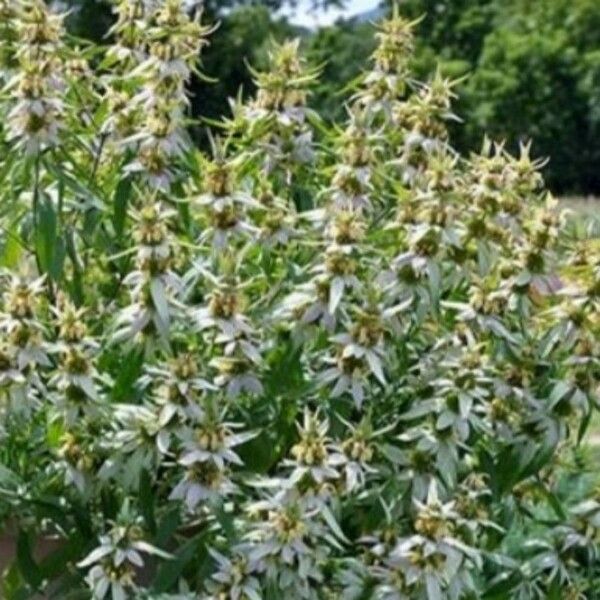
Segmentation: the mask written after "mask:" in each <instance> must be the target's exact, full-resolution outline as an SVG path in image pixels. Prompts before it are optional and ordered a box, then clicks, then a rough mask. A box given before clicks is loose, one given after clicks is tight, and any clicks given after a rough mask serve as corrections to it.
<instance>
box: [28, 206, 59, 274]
mask: <svg viewBox="0 0 600 600" xmlns="http://www.w3.org/2000/svg"><path fill="white" fill-rule="evenodd" d="M35 234H36V235H35V249H36V254H37V258H38V261H39V263H40V267H41V269H42V271H43V272H44V273H48V274H49V275H50V277H52V279H53V280H54V281H58V280H59V279H60V277H61V274H62V269H63V264H64V260H65V255H66V250H65V242H64V240H63V239H62V238H59V227H58V218H57V215H56V210H55V208H54V205H53V203H52V201H51V200H50V199H49V198H43V197H42V198H40V202H39V204H38V214H37V222H36V232H35Z"/></svg>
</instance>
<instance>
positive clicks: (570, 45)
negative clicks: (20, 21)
mask: <svg viewBox="0 0 600 600" xmlns="http://www.w3.org/2000/svg"><path fill="white" fill-rule="evenodd" d="M67 4H69V5H72V6H73V7H74V8H80V9H81V10H79V11H78V12H74V13H73V15H72V16H71V17H70V20H69V22H70V26H71V29H72V31H73V32H75V33H77V34H79V35H83V36H85V37H89V38H92V39H95V40H100V39H101V37H102V36H103V35H104V33H105V32H106V29H107V28H108V26H109V24H110V22H111V13H110V6H109V3H108V2H104V1H102V0H69V1H68V2H67ZM281 4H285V2H266V1H262V2H252V3H246V2H238V1H236V0H233V1H232V2H227V3H224V2H208V4H207V10H208V13H209V14H207V18H208V19H209V20H210V21H211V22H216V21H217V20H219V22H220V23H221V24H220V27H219V29H218V30H217V31H216V32H215V33H214V35H213V37H212V44H211V46H210V47H209V48H207V50H206V52H205V54H204V67H205V68H204V70H205V72H206V73H207V74H208V75H209V76H210V77H211V78H213V79H214V80H216V82H213V83H202V82H201V81H196V82H195V83H193V85H192V88H191V89H192V92H193V94H192V99H193V101H194V113H195V114H196V115H198V116H199V115H202V116H205V117H211V118H220V117H221V116H223V115H224V113H226V112H227V103H226V99H227V98H228V97H233V96H235V95H236V94H237V92H238V90H239V89H240V87H243V89H244V90H245V92H246V94H251V93H252V92H253V90H254V85H253V82H252V78H251V76H250V75H249V73H248V71H247V69H246V68H245V64H244V62H243V60H242V57H245V58H246V59H247V60H249V61H250V62H251V64H254V65H262V66H265V64H266V54H267V53H266V49H267V47H268V44H269V40H270V39H271V38H274V39H277V40H280V41H281V40H283V39H284V38H285V37H289V36H290V35H299V36H301V37H303V39H304V45H305V48H306V52H307V55H308V56H309V57H310V58H311V60H312V61H313V63H314V64H318V65H321V66H322V67H323V72H322V74H321V77H320V83H319V86H318V87H317V88H316V90H314V93H315V96H314V98H313V101H312V104H313V106H314V107H315V108H316V109H318V110H319V112H320V114H321V115H322V116H323V118H326V119H331V118H338V119H339V118H340V117H343V106H342V103H341V102H340V96H339V95H338V92H339V90H340V89H342V88H343V87H344V86H345V85H346V84H347V83H348V82H349V81H351V80H352V79H354V78H355V77H356V76H358V75H359V73H360V71H361V68H362V66H363V65H364V62H365V60H366V59H367V57H368V56H369V54H370V53H371V51H372V50H373V47H374V43H375V40H374V38H373V34H372V28H371V26H370V24H369V23H364V22H346V23H340V24H339V25H337V26H335V27H328V28H325V29H322V30H320V31H318V32H317V33H316V34H314V35H313V34H310V32H308V31H302V30H298V29H297V28H296V29H295V28H293V27H292V26H290V25H289V24H287V23H285V21H283V20H281V19H280V18H278V17H277V16H276V13H275V12H274V7H276V6H280V5H281ZM318 4H327V2H323V3H318ZM331 4H333V2H331ZM382 4H385V3H382ZM230 6H237V8H235V9H234V10H233V11H230V10H229V9H230ZM402 10H403V12H404V13H405V14H406V15H407V17H409V18H411V19H415V18H419V17H423V21H422V23H421V24H420V28H421V32H422V35H421V36H420V37H419V41H418V43H417V47H416V54H415V60H414V64H413V69H414V71H415V73H416V75H417V76H418V77H423V76H426V75H427V74H428V73H429V72H431V70H432V69H433V68H435V66H436V65H437V64H440V66H441V68H442V71H443V73H444V74H445V75H446V76H448V77H451V78H453V79H455V78H459V77H463V76H464V77H465V79H464V81H463V83H462V84H461V85H460V86H459V87H458V90H459V91H460V100H459V102H458V104H457V106H456V113H457V114H458V115H459V116H460V117H461V118H462V119H463V120H464V125H460V126H459V127H454V128H452V133H453V136H454V140H455V145H456V147H457V148H459V150H461V151H462V152H469V151H477V150H479V147H480V143H481V138H482V136H483V134H484V133H485V132H488V133H489V134H491V135H493V136H494V137H495V138H496V139H506V140H507V141H508V143H509V148H510V149H511V150H516V149H517V148H518V143H519V141H523V140H527V139H531V138H532V139H534V140H535V144H534V148H533V152H534V154H535V155H536V156H539V157H552V160H551V162H550V163H549V164H548V166H547V168H546V169H545V171H544V174H545V177H546V179H547V182H548V185H549V186H550V187H551V189H552V190H553V191H554V192H555V193H561V194H564V193H578V194H600V175H598V173H599V172H600V169H598V164H600V92H599V90H600V3H598V2H597V0H536V1H535V2H531V1H530V0H404V1H403V2H402ZM383 12H384V11H383V9H382V13H383ZM197 137H198V139H199V141H200V143H202V136H201V134H200V132H198V134H197ZM204 142H205V140H204Z"/></svg>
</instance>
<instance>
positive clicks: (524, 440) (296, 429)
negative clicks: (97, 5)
mask: <svg viewBox="0 0 600 600" xmlns="http://www.w3.org/2000/svg"><path fill="white" fill-rule="evenodd" d="M4 15H8V19H9V21H8V24H7V25H5V24H4V23H3V22H0V30H2V28H6V29H10V30H11V31H12V32H13V33H14V35H13V33H10V35H9V34H7V37H6V38H5V39H3V40H2V46H1V47H0V53H1V56H2V61H3V63H2V64H3V65H4V64H5V57H8V63H6V64H9V65H10V69H6V70H5V71H3V72H2V75H1V76H2V77H4V76H5V74H6V73H8V74H9V75H10V82H9V84H8V85H9V88H8V89H10V90H12V91H13V92H14V93H13V96H14V97H13V99H12V100H9V101H7V102H6V103H3V104H2V106H1V108H0V110H1V111H2V113H3V114H4V115H6V117H7V122H8V123H9V127H8V131H7V139H6V142H7V143H8V144H9V145H10V147H11V148H14V149H19V148H24V149H26V150H28V151H30V152H33V153H34V154H35V157H34V159H33V160H32V159H31V158H30V157H28V156H26V153H23V154H24V156H23V159H22V160H21V158H20V157H18V156H17V157H16V158H14V159H11V160H10V161H8V160H7V161H6V172H7V173H8V174H9V176H8V178H7V179H6V181H10V182H11V185H8V186H3V187H2V189H0V203H2V206H3V207H4V206H6V207H7V209H6V210H4V208H3V209H2V210H1V211H0V225H1V227H0V242H1V243H0V253H2V256H1V258H2V264H3V265H6V266H7V267H8V268H7V269H5V270H4V271H3V272H2V274H1V276H0V289H1V293H2V295H1V298H2V300H1V305H0V478H1V479H2V482H1V485H0V518H4V515H5V514H7V515H8V516H9V518H10V520H11V523H16V524H17V525H18V526H19V527H20V529H21V530H22V537H21V538H20V542H19V548H20V558H19V561H17V563H18V564H17V566H16V567H15V570H11V583H10V586H13V587H14V586H17V587H18V586H21V588H22V589H21V588H20V589H19V591H18V592H17V595H15V596H14V597H15V598H16V597H19V598H20V597H25V596H28V595H32V594H40V593H41V594H48V595H49V597H71V595H72V596H77V597H79V596H81V597H90V595H91V597H92V598H94V599H97V600H104V599H106V598H113V599H116V600H124V599H125V598H134V597H136V598H138V597H139V598H162V597H170V598H185V599H186V600H191V599H210V600H224V599H225V598H232V599H234V600H257V599H260V598H279V597H283V596H284V595H285V596H286V597H287V598H289V600H296V599H298V600H312V599H315V600H317V599H324V598H344V599H346V598H348V599H349V600H351V599H356V600H358V599H363V598H364V599H366V598H372V599H374V600H401V599H407V600H414V599H417V600H445V599H449V600H458V599H461V598H475V597H486V598H509V597H510V598H513V597H514V598H520V599H522V600H537V599H538V598H559V597H560V598H562V597H564V598H590V599H592V598H594V597H595V594H596V590H597V589H598V586H599V585H600V569H599V568H598V556H599V552H600V533H599V532H600V505H599V502H598V495H597V493H595V492H593V491H592V490H591V489H590V488H591V487H592V486H590V485H588V479H590V478H591V476H589V475H585V476H583V475H582V476H581V477H580V478H578V479H577V483H578V485H574V484H573V481H574V475H573V472H574V471H575V470H576V469H579V470H582V467H585V463H586V460H585V459H586V457H585V452H584V450H583V449H582V448H580V447H579V446H580V443H581V441H582V439H583V438H584V435H585V431H586V428H587V426H588V424H589V423H590V420H591V419H592V416H593V412H594V410H595V408H596V407H597V406H598V391H599V390H598V379H599V375H600V335H599V332H600V327H599V325H600V322H599V318H598V315H599V309H600V254H599V249H600V248H599V246H598V245H597V243H596V242H594V241H593V240H590V239H588V237H587V236H586V235H583V234H582V233H581V231H579V228H573V227H572V225H571V220H570V218H569V217H568V215H565V214H563V213H562V212H561V211H560V209H559V207H558V206H557V202H556V201H555V200H554V199H553V198H552V197H551V195H550V194H548V193H547V192H546V191H545V190H544V184H543V179H542V176H541V174H540V169H541V168H542V167H543V164H544V163H543V161H540V160H536V159H535V158H533V157H532V151H531V148H530V146H529V145H528V144H522V145H521V147H520V148H517V152H516V155H513V154H512V153H511V152H509V146H507V145H504V144H501V143H493V142H492V141H489V140H485V141H484V143H483V146H482V150H481V152H480V153H476V154H473V155H472V156H470V157H461V156H459V155H458V153H457V152H456V151H455V150H454V148H453V147H452V145H451V137H450V134H449V128H448V123H449V121H452V120H455V119H456V117H455V115H454V113H453V109H452V101H453V99H454V96H455V90H456V86H457V84H458V82H455V81H451V80H448V79H446V78H445V77H444V76H443V74H442V73H440V72H438V73H436V74H435V75H434V76H433V77H432V78H431V79H430V80H429V81H428V82H425V83H420V82H416V81H414V79H413V78H412V76H411V72H410V65H411V53H412V50H413V48H414V45H415V40H414V29H415V27H416V25H417V23H416V22H412V23H411V22H408V21H406V20H405V19H403V18H402V17H401V16H400V15H399V14H398V12H397V11H394V12H393V13H392V15H391V17H390V18H389V19H388V20H384V21H382V22H381V23H379V24H378V25H377V30H376V38H377V41H378V46H377V49H376V50H375V52H374V54H373V57H372V64H371V66H370V67H369V69H368V70H367V72H366V73H365V74H364V75H363V76H362V78H361V80H360V81H359V82H358V83H357V84H356V87H355V89H354V93H353V94H351V95H350V97H349V98H348V116H347V120H346V122H344V123H340V124H336V125H335V126H330V125H328V124H326V123H323V122H320V123H319V126H318V127H313V126H314V125H315V124H316V123H317V122H318V116H317V115H315V114H313V113H312V112H311V110H310V108H309V106H310V89H311V86H312V85H313V83H314V82H315V81H316V79H317V78H318V69H315V68H313V67H312V66H310V65H309V64H308V62H307V61H306V60H305V59H304V58H303V57H302V53H301V43H300V42H298V41H293V42H287V43H283V44H280V45H275V47H274V48H273V50H272V51H271V53H270V67H269V69H268V70H265V71H263V72H258V71H253V73H252V74H253V76H254V78H255V80H256V84H257V92H256V94H255V95H254V97H250V98H246V99H244V98H242V97H241V96H240V98H238V100H237V101H235V102H232V103H231V107H232V117H231V118H230V119H228V120H226V121H225V122H224V123H222V127H220V128H219V134H216V133H215V132H211V133H210V134H209V135H208V136H207V138H208V142H209V143H207V144H206V146H207V148H206V149H205V150H206V151H202V150H199V149H197V148H195V147H194V146H193V145H192V143H191V140H190V139H189V137H188V131H187V125H188V122H187V117H186V111H187V106H188V99H187V97H186V82H187V80H188V78H189V77H190V76H191V75H192V74H193V73H195V72H197V64H198V54H199V52H200V51H201V49H202V47H203V46H204V45H205V43H206V37H207V35H208V34H209V32H210V28H209V27H207V26H205V25H203V24H201V22H200V14H199V12H195V11H194V10H192V8H190V7H189V6H188V5H187V3H184V2H181V1H179V0H160V1H159V0H156V1H148V0H144V1H142V0H119V2H117V3H116V6H115V25H114V27H113V29H112V32H111V34H112V38H111V42H112V45H111V46H109V47H108V48H104V47H98V48H94V49H93V50H92V51H89V52H88V53H84V54H85V56H83V57H82V59H81V61H79V60H75V58H76V54H75V53H76V49H75V48H71V47H70V45H69V44H70V42H69V43H67V42H62V41H61V29H62V22H63V17H62V16H60V15H55V14H54V13H53V12H51V11H50V9H48V8H47V7H46V5H45V4H44V3H42V2H38V1H37V0H20V1H18V2H16V3H15V5H14V7H13V5H12V4H8V3H2V2H1V1H0V18H1V17H2V16H4ZM17 36H18V38H19V39H21V40H22V43H21V44H18V45H17V44H15V40H16V39H17ZM88 54H89V56H91V57H93V60H90V62H89V64H88V62H87V61H86V60H85V58H86V57H87V55H88ZM69 57H70V58H69ZM2 68H3V69H4V66H3V67H2ZM69 73H70V74H69ZM76 73H78V74H79V75H77V76H75V74H76ZM63 79H65V80H66V81H67V84H68V85H67V88H63V84H64V81H63ZM63 91H64V92H65V93H64V94H63ZM63 96H64V98H65V101H64V102H63V101H62V100H61V97H63ZM80 115H82V116H83V118H78V117H79V116H80ZM59 140H60V141H61V144H57V142H58V141H59ZM208 146H209V147H208ZM5 160H6V159H5V157H4V156H3V157H1V158H0V170H2V172H3V173H4V169H5V164H4V161H5ZM5 188H6V189H5ZM9 188H10V189H9ZM4 215H7V216H6V217H5V216H4ZM5 232H6V234H5ZM565 482H566V483H565ZM565 488H568V489H565ZM5 500H6V501H5ZM33 528H35V530H36V531H37V532H39V533H40V534H44V535H46V534H51V535H52V536H54V538H56V540H57V544H58V545H59V547H60V548H59V551H57V553H56V555H55V556H53V557H52V559H51V560H48V561H44V562H43V563H41V564H40V565H39V566H38V565H34V566H36V568H35V569H33V568H31V569H26V570H27V571H28V572H27V573H25V572H22V575H23V577H22V578H21V577H20V576H19V575H18V573H17V570H16V569H23V568H24V567H25V568H26V567H28V566H31V565H30V563H33V559H31V561H29V560H28V543H26V542H27V535H26V534H25V532H26V531H30V530H31V529H33ZM95 539H98V540H99V543H96V542H95V541H94V540H95ZM523 540H527V543H524V541H523ZM160 548H162V549H164V550H168V552H169V553H167V552H165V551H164V550H160ZM143 555H151V556H148V557H147V558H144V557H143ZM21 579H22V581H21ZM7 589H8V587H7ZM11 589H13V588H12V587H11ZM52 594H54V596H52ZM161 594H176V595H173V596H161Z"/></svg>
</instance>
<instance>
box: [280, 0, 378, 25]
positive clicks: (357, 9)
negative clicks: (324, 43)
mask: <svg viewBox="0 0 600 600" xmlns="http://www.w3.org/2000/svg"><path fill="white" fill-rule="evenodd" d="M310 4H311V2H310V0H300V2H299V3H298V8H297V9H296V10H295V11H294V10H291V9H286V10H285V11H283V12H284V14H286V15H287V16H288V17H289V19H290V21H291V22H292V23H296V24H298V25H304V26H305V27H316V26H317V25H330V24H331V23H333V22H334V21H335V20H336V19H338V18H339V17H351V16H353V15H355V14H358V13H362V12H365V11H367V10H371V9H372V8H375V7H377V6H379V4H380V0H347V2H346V7H345V8H343V9H330V10H328V11H327V12H324V11H318V12H317V13H309V12H308V10H307V9H308V7H309V6H310Z"/></svg>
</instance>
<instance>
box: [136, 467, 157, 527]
mask: <svg viewBox="0 0 600 600" xmlns="http://www.w3.org/2000/svg"><path fill="white" fill-rule="evenodd" d="M139 503H140V512H141V513H142V517H144V521H145V523H146V527H147V528H148V530H149V531H150V533H152V534H154V533H156V519H155V518H154V504H155V499H154V490H153V489H152V479H151V478H150V474H149V473H148V471H147V469H143V470H142V473H141V475H140V490H139Z"/></svg>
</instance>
